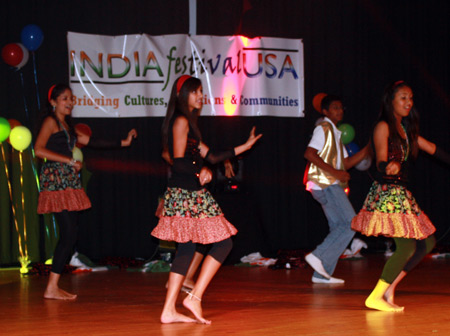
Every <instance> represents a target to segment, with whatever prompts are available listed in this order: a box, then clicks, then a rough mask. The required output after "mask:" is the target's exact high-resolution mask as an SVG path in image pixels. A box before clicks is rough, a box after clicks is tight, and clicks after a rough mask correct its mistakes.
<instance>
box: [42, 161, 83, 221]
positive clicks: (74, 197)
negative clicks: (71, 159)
mask: <svg viewBox="0 0 450 336" xmlns="http://www.w3.org/2000/svg"><path fill="white" fill-rule="evenodd" d="M39 183H40V186H41V192H40V193H39V199H38V208H37V212H38V213H39V214H44V213H52V212H61V211H63V210H68V211H80V210H85V209H88V208H90V207H91V202H90V201H89V198H88V197H87V195H86V193H85V192H84V189H83V188H82V187H81V180H80V177H79V175H78V174H77V173H76V171H75V168H73V167H72V166H70V165H68V164H66V163H61V162H52V161H51V162H45V163H44V164H43V165H42V168H41V174H40V176H39Z"/></svg>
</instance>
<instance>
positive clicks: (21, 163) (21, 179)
mask: <svg viewBox="0 0 450 336" xmlns="http://www.w3.org/2000/svg"><path fill="white" fill-rule="evenodd" d="M19 159H20V189H21V191H22V214H23V241H24V246H25V257H28V248H27V222H26V216H25V193H24V191H23V161H22V151H20V152H19Z"/></svg>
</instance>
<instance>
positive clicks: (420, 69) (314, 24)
mask: <svg viewBox="0 0 450 336" xmlns="http://www.w3.org/2000/svg"><path fill="white" fill-rule="evenodd" d="M0 8H1V11H0V26H1V31H0V42H1V47H2V46H3V45H5V44H6V43H10V42H20V32H21V30H22V28H23V27H24V26H25V25H27V24H30V23H34V24H37V25H38V26H39V27H41V29H42V30H43V32H44V42H43V44H42V46H41V47H40V48H39V49H38V50H37V51H36V52H35V56H36V62H37V63H36V64H37V72H38V83H39V91H40V96H41V101H43V100H45V97H46V93H47V90H48V88H49V87H50V86H51V85H52V84H54V83H57V82H67V80H68V62H67V59H68V54H67V42H66V33H67V31H74V32H82V33H92V34H105V35H122V34H132V33H147V34H151V35H163V34H187V33H188V27H189V17H188V0H184V1H181V0H178V1H166V0H156V1H142V0H126V1H125V0H123V1H118V0H110V1H95V0H90V1H79V0H74V1H60V0H52V1H49V0H46V1H38V0H34V1H32V0H30V1H20V0H14V1H12V0H7V1H3V2H2V4H1V5H0ZM449 17H450V2H448V1H446V0H441V1H437V0H431V1H417V0H402V1H396V0H385V1H382V0H372V1H368V0H329V1H325V0H292V1H289V0H278V1H269V0H264V1H243V0H232V1H217V0H199V1H198V3H197V21H198V24H197V34H204V35H233V34H243V35H246V36H248V37H255V36H272V37H284V38H296V39H299V38H301V39H303V42H304V59H305V64H304V65H305V97H306V107H305V109H306V111H305V112H306V117H305V118H274V117H232V118H229V117H228V118H227V117H202V118H201V119H200V126H201V130H202V134H203V138H204V140H205V142H206V143H208V144H209V145H210V146H212V147H216V148H225V147H230V146H233V145H237V144H239V143H241V142H242V141H244V140H245V139H246V137H247V135H248V132H249V130H250V128H251V126H253V125H255V126H256V127H257V131H258V132H262V133H264V136H263V138H262V139H261V141H260V142H259V144H258V145H257V146H256V147H255V148H254V149H253V150H252V151H251V152H249V153H247V154H245V155H244V156H243V158H242V162H243V164H242V170H243V176H244V181H243V189H242V192H241V193H235V194H228V193H224V192H220V188H219V189H217V190H218V192H216V196H217V199H218V201H219V202H220V203H221V205H222V207H223V210H224V212H225V214H226V216H227V217H228V218H229V220H230V221H231V222H232V223H233V224H235V225H236V227H237V228H238V229H239V230H240V233H239V234H238V235H237V236H236V237H235V239H234V243H235V247H234V249H233V252H232V254H231V256H230V258H229V260H228V261H229V262H235V261H237V260H238V259H239V257H241V256H243V255H245V254H248V253H251V252H255V251H260V252H261V253H262V254H263V255H265V256H273V255H275V253H276V252H277V250H278V249H300V248H302V249H309V248H313V247H314V246H315V245H316V244H317V243H319V242H320V241H321V240H322V239H323V237H324V235H325V234H326V232H327V225H326V219H325V217H324V215H323V213H322V211H321V209H320V207H319V206H318V204H317V203H316V202H315V201H314V200H313V199H312V198H311V195H310V194H309V193H308V192H306V191H305V190H304V187H303V185H302V177H303V170H304V168H305V164H306V162H305V160H304V159H303V152H304V150H305V148H306V146H307V144H308V141H309V138H310V135H311V133H312V130H313V127H314V122H315V120H316V119H317V118H318V117H319V115H318V113H317V112H316V111H314V109H313V107H312V104H311V101H312V98H313V97H314V95H315V94H317V93H319V92H326V93H335V94H338V95H340V96H342V97H343V100H344V103H345V106H346V107H347V110H346V115H345V122H347V123H350V124H351V125H353V126H354V127H355V130H356V138H355V140H354V141H355V142H356V143H357V144H359V145H360V146H363V145H364V144H365V143H366V142H367V141H368V139H369V134H370V132H371V127H372V125H373V122H374V120H375V119H376V116H377V114H378V110H379V105H380V103H379V102H380V97H381V94H382V91H383V88H384V87H385V85H386V84H387V83H389V82H391V81H394V80H399V79H403V80H406V81H407V82H409V83H410V84H411V85H412V87H413V90H414V94H415V102H416V106H417V107H418V109H419V111H420V112H421V134H422V135H423V136H425V137H426V138H428V139H430V140H432V141H434V142H436V143H437V144H439V145H440V146H441V147H444V148H446V150H447V151H448V150H449V143H450V141H449V131H448V130H449V121H450V120H449V119H450V116H449V112H448V110H449V107H450V101H449V96H448V92H449V89H450V78H449V70H450V69H449V61H448V60H449V59H450V46H449V38H448V36H449V33H450V27H449V25H450V23H449V22H450V21H449V20H448V18H449ZM31 62H32V55H30V60H29V62H28V64H27V65H26V66H25V67H24V68H23V70H22V74H23V79H24V87H22V85H21V79H20V76H19V73H18V72H15V71H13V70H11V69H10V68H8V67H7V66H6V65H5V64H4V63H3V62H2V64H1V65H0V85H1V86H0V88H1V90H0V115H1V116H3V117H6V118H14V119H18V120H19V121H21V122H22V124H24V125H27V126H29V127H30V128H32V125H33V124H34V123H35V119H36V117H35V116H36V114H37V111H36V106H37V102H36V95H35V93H34V92H35V91H34V90H35V86H34V79H33V70H32V69H33V68H32V63H31ZM24 97H25V98H26V100H27V104H28V108H29V110H30V111H29V113H30V117H29V120H28V119H27V117H26V114H25V109H24V102H23V98H24ZM76 122H83V123H87V124H89V125H90V127H91V128H92V130H93V131H94V132H96V133H98V134H100V135H102V136H104V137H106V138H117V137H124V136H125V135H126V134H127V131H128V130H129V129H130V128H133V127H134V128H136V129H137V131H138V133H139V138H138V139H137V141H136V142H135V143H134V144H133V146H132V147H131V148H129V149H121V150H111V151H94V150H85V161H86V164H87V168H88V170H89V171H91V172H92V176H91V177H90V180H89V183H88V188H87V191H88V194H89V196H90V198H91V200H92V203H93V207H92V209H91V210H89V211H86V212H85V213H83V214H82V216H81V224H80V225H81V227H80V235H79V242H78V249H79V251H80V252H82V253H84V254H86V255H88V256H89V257H91V258H93V259H99V258H102V257H105V256H129V257H143V258H148V257H150V256H151V255H152V254H153V253H154V252H155V250H156V249H157V246H158V242H157V241H156V240H154V239H152V238H151V236H150V232H151V230H152V228H153V227H154V226H155V225H156V223H157V218H156V217H155V216H154V212H155V209H156V206H157V202H158V197H159V196H160V195H161V194H162V193H163V191H164V188H165V183H166V174H167V173H166V168H167V167H166V166H165V164H164V162H163V160H162V159H161V157H160V127H161V122H162V118H126V119H78V120H76ZM351 174H352V180H351V183H350V187H351V194H350V199H351V201H352V203H353V205H354V207H355V209H356V210H359V208H360V207H361V204H362V202H363V200H364V197H365V195H366V193H367V191H368V188H369V186H370V183H371V179H370V176H369V174H368V173H367V172H361V171H358V170H355V169H353V170H352V171H351ZM411 178H412V183H411V189H412V191H413V192H414V193H415V196H416V198H417V199H418V202H419V204H421V206H422V208H423V209H424V210H425V212H427V213H428V215H429V216H430V218H431V219H432V220H433V222H434V223H435V225H436V227H437V233H436V236H437V238H438V239H439V243H438V244H439V245H441V246H443V245H448V244H449V243H450V235H449V234H447V229H448V227H449V222H450V216H449V211H448V208H447V207H448V200H449V197H448V190H449V188H450V185H449V181H450V179H449V167H446V166H444V165H443V164H441V163H439V162H436V161H435V160H434V159H433V158H430V157H428V156H426V155H424V154H422V155H421V156H420V157H419V159H418V160H417V163H416V170H415V172H414V174H413V175H412V176H411ZM4 196H5V195H2V196H1V197H4ZM368 241H369V242H370V243H371V245H372V246H375V247H377V246H378V245H379V244H382V243H380V242H382V240H379V239H369V240H368Z"/></svg>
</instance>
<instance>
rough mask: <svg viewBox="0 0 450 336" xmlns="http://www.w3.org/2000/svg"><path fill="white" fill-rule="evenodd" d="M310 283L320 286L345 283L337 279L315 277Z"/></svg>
mask: <svg viewBox="0 0 450 336" xmlns="http://www.w3.org/2000/svg"><path fill="white" fill-rule="evenodd" d="M311 281H312V282H313V283H320V284H343V283H344V282H345V280H343V279H338V278H333V277H331V278H329V279H321V278H316V277H315V276H313V277H312V278H311Z"/></svg>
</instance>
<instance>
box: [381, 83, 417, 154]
mask: <svg viewBox="0 0 450 336" xmlns="http://www.w3.org/2000/svg"><path fill="white" fill-rule="evenodd" d="M403 87H407V88H410V89H411V86H409V85H408V84H406V83H405V82H404V81H397V82H393V83H391V84H389V85H388V86H387V87H386V89H385V90H384V93H383V97H382V100H381V110H380V115H379V117H378V121H385V122H387V124H388V126H389V137H390V138H391V140H392V141H394V142H396V143H401V141H402V137H401V136H400V134H399V133H398V130H397V126H396V125H397V124H396V118H395V115H394V107H393V105H392V102H393V100H394V98H395V95H396V93H397V92H398V90H400V89H401V88H403ZM411 90H412V89H411ZM402 124H403V126H404V127H405V130H406V135H407V137H408V140H409V146H410V148H411V154H412V156H413V157H417V154H418V152H419V146H418V143H417V138H418V137H419V114H418V112H417V110H416V108H415V106H414V104H413V106H412V108H411V111H410V112H409V115H408V116H407V117H404V118H403V119H402Z"/></svg>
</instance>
